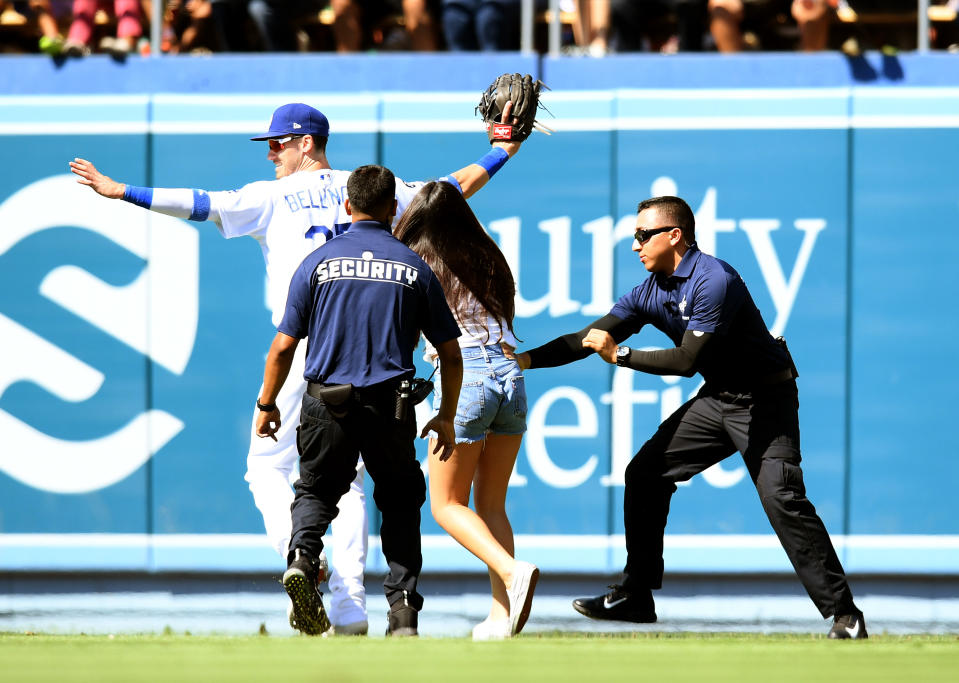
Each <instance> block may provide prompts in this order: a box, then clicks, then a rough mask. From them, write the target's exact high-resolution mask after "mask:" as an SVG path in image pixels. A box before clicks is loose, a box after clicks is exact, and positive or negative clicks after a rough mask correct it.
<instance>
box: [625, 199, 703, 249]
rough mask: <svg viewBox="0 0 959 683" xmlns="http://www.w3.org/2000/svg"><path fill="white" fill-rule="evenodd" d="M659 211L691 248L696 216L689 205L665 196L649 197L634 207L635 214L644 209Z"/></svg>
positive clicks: (694, 238)
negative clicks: (679, 231) (681, 234)
mask: <svg viewBox="0 0 959 683" xmlns="http://www.w3.org/2000/svg"><path fill="white" fill-rule="evenodd" d="M653 207H655V208H657V209H659V210H660V211H661V212H662V213H663V214H665V217H666V218H668V219H669V221H670V222H671V223H672V224H673V225H675V226H676V227H678V228H680V229H681V230H682V231H683V237H684V238H685V239H686V244H687V246H691V245H692V244H693V243H694V242H695V241H696V216H695V215H693V210H692V209H690V208H689V204H687V203H686V202H685V201H683V200H682V199H680V198H679V197H671V196H669V195H665V196H663V197H650V198H649V199H644V200H643V201H641V202H640V203H639V206H637V207H636V213H640V212H641V211H644V210H645V209H651V208H653Z"/></svg>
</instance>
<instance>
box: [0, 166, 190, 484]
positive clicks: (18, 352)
mask: <svg viewBox="0 0 959 683" xmlns="http://www.w3.org/2000/svg"><path fill="white" fill-rule="evenodd" d="M0 225H2V226H3V230H0V263H2V266H0V272H2V273H5V274H6V276H7V277H8V278H9V280H10V281H11V282H12V284H13V285H14V286H13V287H12V292H13V293H10V291H11V290H10V289H7V290H6V291H7V293H6V294H0V339H3V345H4V354H3V356H2V357H0V431H2V433H3V439H4V443H3V448H0V471H3V472H4V473H5V474H7V475H8V476H10V477H13V478H14V479H16V480H18V481H20V482H22V483H24V484H26V485H28V486H32V487H34V488H37V489H41V490H44V491H52V492H54V493H88V492H91V491H96V490H98V489H102V488H105V487H107V486H110V485H112V484H115V483H117V482H119V481H122V480H123V479H125V478H127V477H128V476H129V475H130V474H132V473H133V472H135V471H136V470H138V469H139V468H140V467H141V466H142V465H143V464H144V463H145V462H146V461H147V460H149V459H150V458H151V457H152V456H153V455H154V454H155V453H156V452H157V451H159V450H160V449H161V448H163V447H164V446H165V445H166V444H167V443H168V442H169V441H170V439H172V438H173V437H174V436H176V435H177V434H178V433H179V432H180V431H181V430H182V429H183V427H184V424H183V422H182V421H181V420H180V419H179V418H177V417H175V416H173V415H171V414H169V413H167V412H165V411H163V410H159V409H157V408H150V407H149V405H148V403H147V399H146V387H147V384H146V383H147V373H148V369H147V368H148V366H149V364H150V363H148V362H145V361H146V359H149V361H150V362H152V363H153V364H155V365H156V366H157V368H156V369H157V370H161V369H162V371H166V372H168V373H170V374H173V375H180V374H182V373H183V372H184V370H185V369H186V366H187V363H188V362H189V360H190V356H191V354H192V352H193V343H194V340H195V337H196V330H197V319H198V315H197V314H198V308H199V301H198V296H199V294H198V292H199V287H198V285H199V238H198V234H197V231H196V229H195V228H193V227H192V226H190V225H189V224H188V223H186V222H185V221H182V220H180V219H179V218H173V217H171V216H165V215H163V214H156V213H149V212H147V211H144V210H143V209H141V208H139V207H136V206H134V205H132V204H128V203H126V202H108V201H104V200H103V198H102V197H99V196H97V195H96V193H94V192H91V191H90V190H89V189H88V188H85V187H83V186H81V185H78V184H77V183H76V181H75V179H74V178H73V176H72V175H70V174H66V175H59V176H53V177H50V178H45V179H43V180H40V181H37V182H35V183H33V184H31V185H28V186H27V187H24V188H22V189H21V190H19V191H18V192H16V193H15V194H13V195H12V196H10V197H8V198H7V199H6V200H5V201H3V202H2V203H0ZM105 349H106V351H105ZM138 386H139V387H140V388H139V389H138ZM138 392H139V393H138ZM24 396H28V397H29V398H30V400H28V401H22V400H18V399H19V398H22V397H24ZM51 416H54V417H53V418H52V419H51ZM71 434H75V436H72V435H71Z"/></svg>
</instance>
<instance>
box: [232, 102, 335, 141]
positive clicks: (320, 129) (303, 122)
mask: <svg viewBox="0 0 959 683" xmlns="http://www.w3.org/2000/svg"><path fill="white" fill-rule="evenodd" d="M329 134H330V122H329V121H327V120H326V117H325V116H324V115H323V112H321V111H320V110H319V109H314V108H313V107H311V106H310V105H308V104H301V103H299V102H293V103H291V104H284V105H283V106H282V107H279V108H278V109H277V110H276V111H275V112H273V120H272V121H270V130H268V131H267V132H265V133H261V134H260V135H257V136H256V137H253V138H250V139H251V140H269V139H270V138H282V137H284V136H286V135H316V136H319V137H327V136H329Z"/></svg>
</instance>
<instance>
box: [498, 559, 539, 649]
mask: <svg viewBox="0 0 959 683" xmlns="http://www.w3.org/2000/svg"><path fill="white" fill-rule="evenodd" d="M538 580H539V568H538V567H536V565H534V564H530V563H529V562H523V561H522V560H517V561H516V566H515V568H514V569H513V581H512V585H511V586H510V587H509V589H507V591H506V594H507V595H508V596H509V633H510V635H511V636H515V635H516V634H517V633H519V632H520V631H522V630H523V626H525V625H526V620H527V619H529V611H530V608H531V607H532V606H533V591H534V590H536V582H537V581H538Z"/></svg>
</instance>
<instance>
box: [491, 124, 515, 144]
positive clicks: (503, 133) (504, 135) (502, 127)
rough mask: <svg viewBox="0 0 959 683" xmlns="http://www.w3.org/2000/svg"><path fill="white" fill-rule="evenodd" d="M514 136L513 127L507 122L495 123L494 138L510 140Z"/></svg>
mask: <svg viewBox="0 0 959 683" xmlns="http://www.w3.org/2000/svg"><path fill="white" fill-rule="evenodd" d="M512 137H513V127H512V126H510V125H507V124H505V123H494V124H493V139H494V140H509V139H510V138H512Z"/></svg>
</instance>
